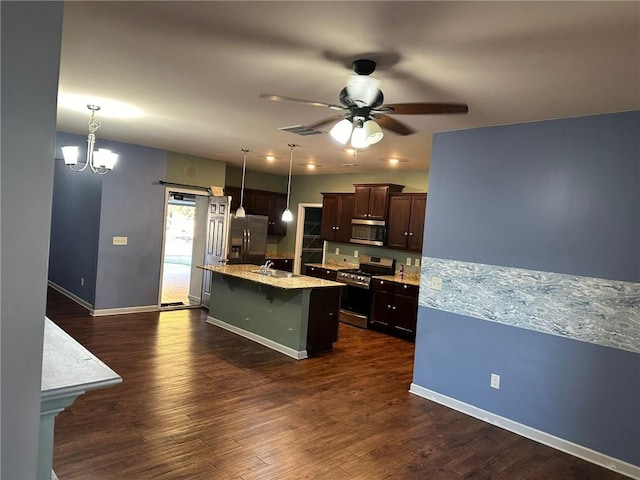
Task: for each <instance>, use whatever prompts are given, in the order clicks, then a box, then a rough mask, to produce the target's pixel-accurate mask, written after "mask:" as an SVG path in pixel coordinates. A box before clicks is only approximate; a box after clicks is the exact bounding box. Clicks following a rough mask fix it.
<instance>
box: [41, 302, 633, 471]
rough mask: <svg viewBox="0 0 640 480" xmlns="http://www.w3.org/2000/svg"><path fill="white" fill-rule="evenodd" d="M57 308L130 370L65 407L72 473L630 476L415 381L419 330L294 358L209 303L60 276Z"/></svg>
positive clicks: (345, 329)
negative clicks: (210, 313) (138, 307)
mask: <svg viewBox="0 0 640 480" xmlns="http://www.w3.org/2000/svg"><path fill="white" fill-rule="evenodd" d="M47 315H48V316H49V318H51V319H52V320H53V321H54V322H55V323H56V324H58V325H59V326H60V327H62V328H63V329H64V330H65V331H67V332H68V333H69V334H70V335H72V336H73V337H74V338H76V339H77V340H78V341H79V342H80V343H82V344H83V345H84V346H85V347H87V348H88V349H89V350H91V351H92V352H93V353H94V354H95V355H97V356H98V357H99V358H100V359H102V360H103V361H104V362H105V363H107V364H108V365H109V366H110V367H111V368H113V369H114V370H115V371H116V372H118V373H119V374H120V375H121V376H122V377H123V379H124V381H123V383H122V384H120V385H118V386H116V387H112V388H107V389H103V390H96V391H93V392H89V393H87V394H86V395H83V396H82V397H80V398H79V399H78V400H76V402H75V403H74V404H73V405H72V406H71V407H70V408H69V409H68V410H66V411H64V412H63V413H61V414H60V415H59V416H58V417H57V419H56V427H55V444H54V459H53V463H54V470H55V472H56V474H57V475H58V477H59V478H60V480H75V479H89V480H107V479H171V480H173V479H189V480H192V479H211V480H218V479H224V480H272V479H287V480H288V479H296V480H298V479H301V480H306V479H315V480H346V479H349V480H354V479H362V480H376V479H397V480H411V479H420V480H426V479H433V480H454V479H477V480H481V479H517V480H520V479H523V480H524V479H550V480H551V479H553V480H555V479H575V480H583V479H594V480H595V479H598V480H608V479H623V478H625V477H622V476H620V475H617V474H615V473H613V472H611V471H608V470H606V469H603V468H600V467H598V466H595V465H592V464H590V463H587V462H584V461H582V460H579V459H577V458H574V457H572V456H570V455H567V454H564V453H561V452H558V451H556V450H553V449H551V448H549V447H546V446H543V445H540V444H537V443H535V442H533V441H530V440H527V439H525V438H522V437H520V436H518V435H515V434H513V433H510V432H507V431H505V430H502V429H500V428H498V427H495V426H492V425H489V424H487V423H484V422H482V421H480V420H476V419H474V418H472V417H469V416H466V415H464V414H462V413H459V412H456V411H454V410H451V409H449V408H446V407H444V406H441V405H438V404H436V403H433V402H430V401H428V400H425V399H422V398H420V397H417V396H415V395H412V394H410V393H409V392H408V388H409V384H410V383H411V380H412V369H413V344H412V343H409V342H406V341H404V340H401V339H397V338H392V337H388V336H385V335H382V334H380V333H376V332H373V331H367V330H361V329H358V328H356V327H352V326H349V325H341V327H340V339H339V341H338V342H337V344H336V345H335V349H334V351H333V352H332V353H329V354H325V355H323V356H320V357H317V358H311V359H307V360H302V361H295V360H293V359H290V358H288V357H286V356H284V355H282V354H279V353H277V352H274V351H271V350H269V349H268V348H266V347H263V346H261V345H258V344H255V343H253V342H251V341H249V340H246V339H244V338H241V337H238V336H236V335H234V334H232V333H229V332H227V331H225V330H222V329H220V328H217V327H214V326H212V325H209V324H207V323H206V312H204V311H202V310H179V311H169V312H163V313H148V314H132V315H119V316H112V317H99V318H93V317H91V316H89V315H88V313H87V312H86V310H84V309H83V308H81V307H79V306H77V305H76V304H75V303H73V302H71V301H70V300H68V299H67V298H66V297H64V296H63V295H61V294H60V293H58V292H56V291H53V290H51V289H50V290H49V297H48V305H47Z"/></svg>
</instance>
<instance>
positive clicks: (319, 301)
mask: <svg viewBox="0 0 640 480" xmlns="http://www.w3.org/2000/svg"><path fill="white" fill-rule="evenodd" d="M203 268H205V269H207V270H210V271H211V272H212V275H211V282H212V284H211V290H210V291H211V298H210V303H209V316H208V319H207V322H208V323H210V324H212V325H216V326H218V327H221V328H224V329H226V330H229V331H231V332H233V333H236V334H238V335H241V336H243V337H246V338H249V339H251V340H253V341H255V342H257V343H260V344H262V345H265V346H267V347H269V348H272V349H274V350H276V351H278V352H281V353H283V354H285V355H288V356H290V357H292V358H295V359H298V360H301V359H304V358H307V357H308V356H310V355H314V354H318V353H323V352H327V351H330V350H331V349H332V348H333V343H334V342H335V341H336V340H337V339H338V311H339V308H340V289H341V287H343V285H342V284H340V283H336V282H331V281H328V280H320V279H316V278H312V277H306V276H294V275H292V276H290V277H285V278H270V277H268V276H265V275H262V274H259V273H255V270H256V268H257V267H256V266H255V265H250V266H248V265H228V266H221V267H203Z"/></svg>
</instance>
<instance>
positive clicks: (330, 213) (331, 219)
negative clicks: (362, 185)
mask: <svg viewBox="0 0 640 480" xmlns="http://www.w3.org/2000/svg"><path fill="white" fill-rule="evenodd" d="M354 205H355V195H354V194H353V193H323V194H322V225H321V227H320V238H322V240H327V241H330V242H340V243H349V240H350V239H351V219H352V218H353V211H354Z"/></svg>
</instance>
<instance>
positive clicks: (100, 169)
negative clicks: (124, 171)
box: [61, 105, 118, 175]
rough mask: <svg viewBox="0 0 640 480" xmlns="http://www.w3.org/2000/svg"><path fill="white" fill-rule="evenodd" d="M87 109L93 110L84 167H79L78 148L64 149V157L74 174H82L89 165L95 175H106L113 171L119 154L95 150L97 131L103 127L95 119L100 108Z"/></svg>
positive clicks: (89, 106) (65, 147) (104, 149)
mask: <svg viewBox="0 0 640 480" xmlns="http://www.w3.org/2000/svg"><path fill="white" fill-rule="evenodd" d="M87 108H88V109H89V110H91V117H90V118H89V135H88V136H87V158H86V160H85V163H84V165H82V167H78V166H77V165H78V154H79V150H80V149H79V148H78V147H77V146H64V147H62V148H61V150H62V156H63V157H64V163H65V165H66V166H67V167H69V168H70V169H71V170H73V171H74V172H82V171H83V170H85V169H86V168H87V165H88V166H89V167H90V168H91V171H92V172H93V173H95V174H98V175H104V174H105V173H108V172H110V171H111V170H112V169H113V167H114V165H115V164H116V161H117V160H118V154H116V153H113V152H112V151H111V150H108V149H106V148H99V149H98V150H96V151H94V150H93V147H94V146H95V143H96V130H98V129H99V128H100V126H101V125H102V123H101V122H100V120H98V119H97V118H96V117H95V115H96V112H97V111H98V110H100V107H99V106H97V105H87Z"/></svg>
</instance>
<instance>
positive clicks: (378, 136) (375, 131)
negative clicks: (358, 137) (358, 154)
mask: <svg viewBox="0 0 640 480" xmlns="http://www.w3.org/2000/svg"><path fill="white" fill-rule="evenodd" d="M362 129H363V130H364V135H365V138H366V140H367V143H368V144H369V145H373V144H374V143H378V142H379V141H380V140H382V138H383V137H384V133H382V129H381V128H380V125H378V124H377V123H376V122H374V121H373V120H367V121H366V122H364V125H363V126H362Z"/></svg>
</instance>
